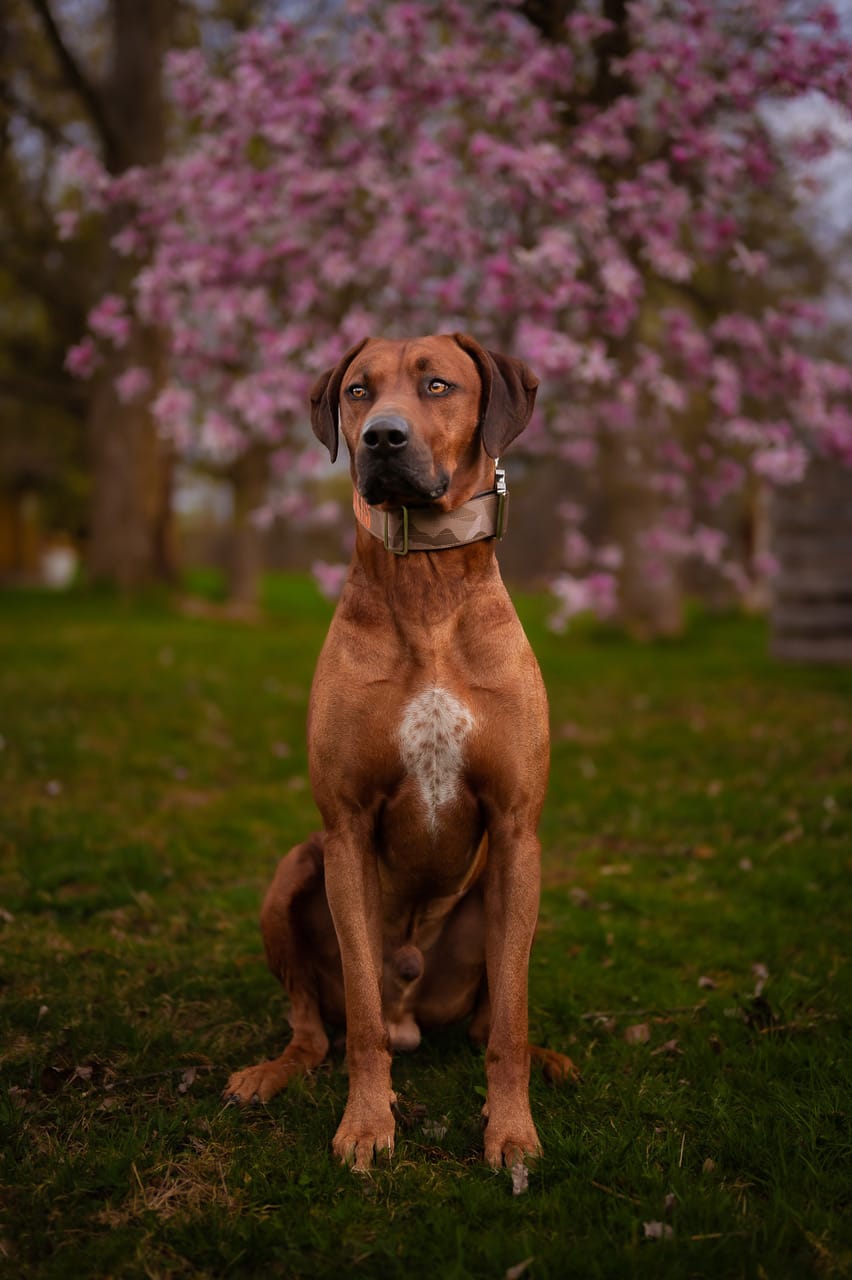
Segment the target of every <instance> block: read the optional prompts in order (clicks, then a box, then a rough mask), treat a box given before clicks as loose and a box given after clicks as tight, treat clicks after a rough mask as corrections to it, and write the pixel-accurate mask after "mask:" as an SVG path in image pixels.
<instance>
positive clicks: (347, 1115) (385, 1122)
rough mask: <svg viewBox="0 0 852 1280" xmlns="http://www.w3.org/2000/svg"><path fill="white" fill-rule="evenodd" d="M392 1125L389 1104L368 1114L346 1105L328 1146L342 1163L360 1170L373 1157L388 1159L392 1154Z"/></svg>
mask: <svg viewBox="0 0 852 1280" xmlns="http://www.w3.org/2000/svg"><path fill="white" fill-rule="evenodd" d="M395 1128H396V1122H395V1121H394V1118H393V1113H392V1112H391V1109H390V1106H389V1105H388V1106H387V1107H382V1108H378V1109H377V1110H376V1111H375V1112H371V1113H369V1114H365V1112H364V1110H363V1109H361V1108H359V1109H358V1110H357V1111H355V1110H354V1109H351V1108H350V1107H347V1108H346V1111H345V1112H344V1114H343V1119H342V1120H341V1122H340V1128H339V1129H338V1130H337V1133H336V1134H335V1135H334V1139H333V1141H332V1144H331V1149H332V1151H333V1152H334V1154H335V1156H336V1157H337V1159H338V1160H339V1161H340V1162H341V1164H347V1165H350V1166H351V1167H352V1168H353V1169H354V1170H355V1171H357V1172H359V1173H362V1172H364V1171H365V1170H367V1169H370V1168H371V1167H372V1164H373V1158H374V1157H377V1158H380V1159H390V1157H391V1156H392V1155H393V1136H394V1130H395Z"/></svg>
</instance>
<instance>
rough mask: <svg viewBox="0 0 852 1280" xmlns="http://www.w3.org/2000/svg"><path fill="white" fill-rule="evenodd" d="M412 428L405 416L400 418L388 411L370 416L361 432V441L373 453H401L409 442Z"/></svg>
mask: <svg viewBox="0 0 852 1280" xmlns="http://www.w3.org/2000/svg"><path fill="white" fill-rule="evenodd" d="M409 431H410V428H409V426H408V423H407V422H406V421H405V418H398V417H397V416H396V415H395V414H392V413H388V414H385V415H380V416H379V417H377V418H369V419H368V420H367V421H366V422H365V423H364V430H363V431H362V432H361V443H362V444H365V445H366V446H367V448H368V449H369V450H370V452H371V453H376V454H388V453H399V452H400V451H401V450H402V449H404V448H405V446H406V445H407V444H408V436H409Z"/></svg>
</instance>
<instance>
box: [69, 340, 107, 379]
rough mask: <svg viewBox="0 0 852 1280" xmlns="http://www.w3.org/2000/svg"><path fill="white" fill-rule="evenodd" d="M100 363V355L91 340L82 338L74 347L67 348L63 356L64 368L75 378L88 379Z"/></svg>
mask: <svg viewBox="0 0 852 1280" xmlns="http://www.w3.org/2000/svg"><path fill="white" fill-rule="evenodd" d="M101 363H102V361H101V356H100V353H99V352H98V349H97V347H96V346H95V342H94V339H92V338H83V340H82V341H81V342H78V343H77V345H76V346H74V347H69V348H68V352H67V354H66V356H65V368H66V369H67V370H68V372H69V373H70V374H71V375H72V376H73V377H75V378H90V377H91V376H92V374H93V373H94V371H95V369H97V367H98V365H99V364H101Z"/></svg>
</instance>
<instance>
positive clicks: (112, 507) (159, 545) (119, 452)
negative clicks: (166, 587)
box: [88, 331, 175, 589]
mask: <svg viewBox="0 0 852 1280" xmlns="http://www.w3.org/2000/svg"><path fill="white" fill-rule="evenodd" d="M161 348H162V339H161V338H160V337H159V335H158V334H154V333H151V332H143V331H137V332H135V333H134V334H133V335H132V337H131V340H130V342H129V344H128V348H127V351H126V352H122V353H121V355H122V357H123V358H122V360H121V361H120V362H119V361H118V360H116V361H114V362H110V364H109V366H108V368H107V369H106V371H105V372H104V374H103V376H102V377H101V378H99V380H98V382H97V384H96V386H95V387H94V390H93V392H92V398H91V401H90V404H89V431H90V445H91V456H92V465H93V485H92V501H91V517H90V518H91V525H90V538H89V548H88V568H89V574H90V576H91V578H92V579H93V581H96V582H107V583H111V584H112V585H114V586H117V587H120V588H122V589H132V588H134V587H139V586H143V585H146V584H149V583H152V582H156V581H160V582H163V581H171V580H173V578H174V576H175V568H174V566H175V555H174V544H173V537H172V533H173V529H172V518H171V480H172V459H171V456H170V451H169V449H168V446H167V445H166V444H165V442H164V441H163V440H162V439H161V437H160V435H159V433H158V431H157V429H156V426H155V424H154V422H153V421H152V418H151V413H150V410H149V407H148V401H147V400H145V401H143V402H142V403H134V404H122V403H121V401H120V400H119V398H118V395H117V393H116V390H115V386H114V384H113V379H114V377H115V375H116V374H117V373H118V372H120V369H121V368H122V366H124V367H127V366H128V365H129V364H130V363H131V362H133V363H139V364H141V365H144V366H145V367H146V368H149V369H151V370H152V373H153V376H154V379H155V382H156V374H157V369H158V367H159V366H160V365H161V363H162V359H161V355H162V353H161Z"/></svg>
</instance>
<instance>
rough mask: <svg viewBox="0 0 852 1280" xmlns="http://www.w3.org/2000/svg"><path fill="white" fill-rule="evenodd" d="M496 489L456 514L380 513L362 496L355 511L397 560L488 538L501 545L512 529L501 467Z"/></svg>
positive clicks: (419, 509) (422, 511)
mask: <svg viewBox="0 0 852 1280" xmlns="http://www.w3.org/2000/svg"><path fill="white" fill-rule="evenodd" d="M494 480H495V484H494V488H493V489H488V490H487V491H486V492H485V493H478V494H477V495H476V496H475V497H473V498H471V499H470V500H469V501H468V502H465V503H464V505H463V506H461V507H456V509H455V511H436V510H435V508H434V507H397V508H396V509H395V510H393V511H380V510H379V508H378V507H371V506H369V504H368V503H366V502H365V501H364V499H363V498H362V497H361V495H360V493H358V492H355V493H354V494H353V495H352V508H353V510H354V512H355V516H356V518H357V520H358V523H359V524H361V525H363V526H364V528H365V529H366V530H367V532H368V533H371V534H372V535H373V537H374V538H378V539H379V541H380V542H382V543H384V547H385V550H386V551H390V552H392V554H393V555H395V556H405V555H408V553H409V551H446V550H447V549H448V548H450V547H463V546H466V545H467V544H468V543H469V542H483V541H484V540H485V539H486V538H497V540H498V541H499V540H500V539H501V538H502V537H503V534H504V533H505V532H506V528H507V525H508V511H509V491H508V489H507V488H506V472H505V471H504V470H503V469H502V467H498V468H497V470H496V472H495V476H494Z"/></svg>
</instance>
